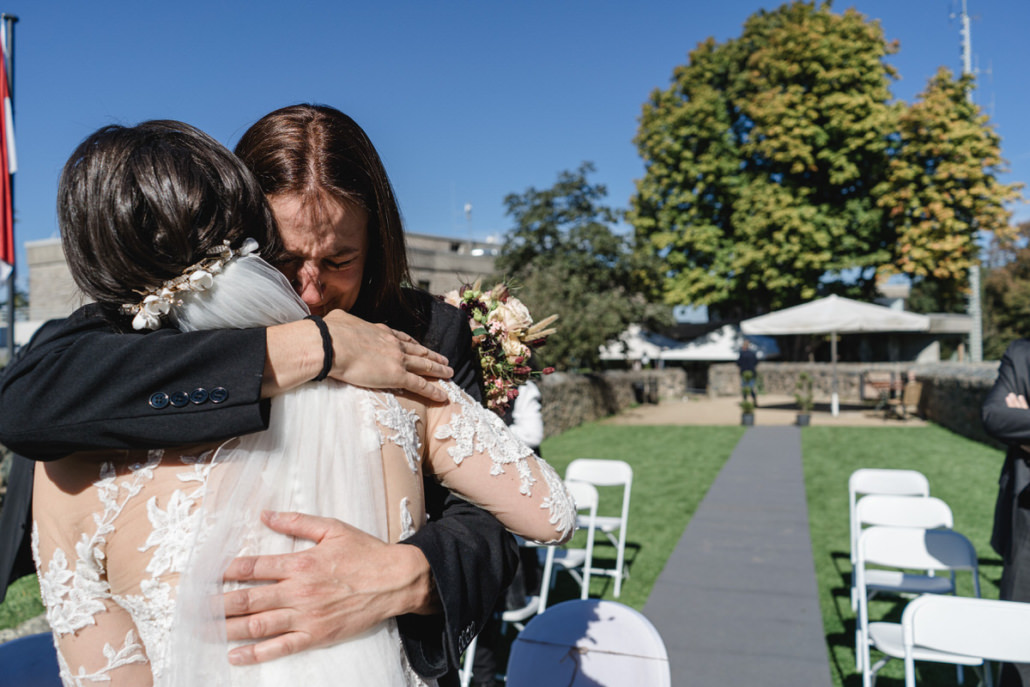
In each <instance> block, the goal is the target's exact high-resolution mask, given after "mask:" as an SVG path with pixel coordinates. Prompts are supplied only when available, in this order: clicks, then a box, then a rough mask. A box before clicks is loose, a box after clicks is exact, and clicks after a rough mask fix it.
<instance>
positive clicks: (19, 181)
mask: <svg viewBox="0 0 1030 687" xmlns="http://www.w3.org/2000/svg"><path fill="white" fill-rule="evenodd" d="M968 1H969V12H970V14H971V15H972V16H973V18H974V20H973V51H974V54H975V56H976V60H977V63H978V65H979V68H980V70H981V72H983V73H982V74H981V76H980V89H979V91H978V93H977V96H976V97H977V101H978V103H979V104H981V106H983V107H985V109H986V110H987V112H988V113H989V114H990V115H991V118H992V121H993V122H994V124H995V126H996V127H997V129H998V131H999V133H1000V134H1001V135H1002V138H1003V153H1004V155H1005V157H1006V159H1007V160H1008V161H1009V166H1010V169H1011V171H1010V173H1008V174H1007V175H1006V176H1005V180H1006V181H1023V182H1028V181H1030V131H1028V127H1027V121H1028V118H1030V117H1028V115H1030V95H1028V92H1030V89H1028V88H1027V86H1026V76H1025V75H1026V68H1027V66H1028V65H1030V47H1028V45H1030V44H1028V42H1027V41H1026V39H1025V32H1026V27H1027V26H1030V2H1026V1H1025V0H968ZM959 2H960V0H853V1H852V2H840V1H838V2H835V3H834V5H833V6H834V9H835V10H836V11H843V10H844V9H845V8H847V7H855V8H856V9H858V10H859V11H860V12H862V13H863V14H865V15H867V16H868V17H870V18H875V19H879V20H880V21H881V23H882V25H883V26H884V29H885V32H886V35H887V37H888V38H889V39H897V40H899V41H900V43H901V50H900V52H899V53H898V54H897V55H895V56H894V57H892V58H891V60H890V61H891V63H892V64H894V65H895V66H896V67H897V68H898V70H899V71H900V73H901V76H902V78H901V80H899V81H898V82H896V83H895V84H894V86H893V92H894V95H895V96H896V97H898V98H900V99H903V100H907V101H911V100H912V99H913V98H914V97H915V95H916V94H917V93H918V92H919V91H920V90H921V89H922V88H923V87H924V86H925V84H926V80H927V78H929V77H930V76H931V75H932V74H933V73H934V72H935V71H936V69H937V67H938V66H940V65H945V66H948V67H950V68H951V69H953V70H954V71H958V70H959V69H960V68H961V61H960V53H959V22H958V20H957V19H956V18H952V17H951V16H950V15H951V13H953V12H957V11H958V8H959V7H960V4H959ZM778 4H779V3H777V2H761V1H759V0H722V1H721V2H712V1H704V2H702V1H700V0H678V1H675V2H671V1H664V0H663V1H646V0H641V1H640V2H626V1H615V0H592V1H590V2H588V1H586V0H551V1H548V2H544V1H536V0H523V1H521V2H496V1H490V0H480V1H479V2H472V1H471V0H466V1H461V2H459V1H450V0H441V1H436V2H432V1H429V0H421V1H418V2H416V1H400V0H379V1H375V2H363V3H357V2H347V3H345V2H336V1H333V2H330V1H325V2H312V1H306V0H296V1H294V2H291V3H281V2H279V3H273V2H265V1H264V0H252V1H250V2H242V1H240V2H237V1H224V2H222V1H219V2H212V1H211V0H207V1H205V2H198V1H195V0H180V1H177V2H153V1H151V0H131V1H130V0H91V1H89V2H85V1H82V0H66V1H61V0H8V3H7V4H6V5H4V6H3V7H0V9H2V10H3V11H5V12H7V13H10V14H15V15H17V16H18V17H19V18H20V21H19V22H18V24H17V27H16V34H15V51H16V52H15V69H16V71H15V84H14V86H15V119H16V123H15V129H16V137H17V147H18V163H19V170H18V173H17V175H16V176H15V212H16V216H17V223H16V237H15V238H16V241H17V243H18V246H19V261H20V264H21V265H24V249H23V243H24V241H26V240H29V241H31V240H37V239H43V238H48V237H56V236H57V235H58V234H57V222H56V216H55V211H54V199H55V191H56V185H57V178H58V175H59V173H60V169H61V166H62V165H63V164H64V161H65V160H66V159H67V157H68V155H69V154H70V153H71V151H72V150H73V149H74V147H75V146H76V145H77V144H78V143H79V142H80V141H81V140H82V139H83V138H84V137H86V136H87V135H88V134H90V133H91V132H92V131H94V130H95V129H97V128H98V127H100V126H103V125H105V124H110V123H119V124H134V123H137V122H139V121H142V120H145V119H152V118H171V119H181V120H184V121H186V122H189V123H191V124H194V125H196V126H198V127H200V128H201V129H203V130H205V131H207V132H208V133H210V134H211V135H213V136H214V137H215V138H217V139H218V140H220V141H222V142H223V143H225V144H226V145H228V146H230V147H231V146H233V145H234V144H235V143H236V141H237V140H238V138H239V136H240V134H241V133H242V132H243V131H244V130H245V129H246V128H247V127H248V126H249V125H250V124H252V123H253V122H254V121H255V120H256V119H258V118H259V117H261V116H262V115H263V114H265V113H267V112H268V111H270V110H273V109H275V108H277V107H280V106H283V105H288V104H292V103H296V102H321V103H327V104H330V105H333V106H336V107H338V108H340V109H342V110H344V111H345V112H347V113H348V114H350V115H351V116H353V117H354V118H355V119H356V120H357V121H358V122H359V123H360V124H361V125H362V126H363V127H364V128H365V129H366V130H367V131H368V133H369V135H370V136H371V138H372V140H373V142H374V143H375V144H376V146H377V147H378V149H379V151H380V153H381V154H382V156H383V158H384V161H385V163H386V167H387V170H388V172H389V174H390V176H391V179H392V181H393V184H394V186H395V188H396V191H397V194H398V197H399V199H400V203H401V211H402V213H403V214H404V218H405V221H406V226H407V229H408V230H409V231H414V232H419V233H427V234H437V235H443V236H452V237H458V238H466V237H468V238H477V239H484V238H486V237H487V236H490V235H500V234H501V233H503V232H504V231H505V230H506V229H508V228H509V227H510V221H509V219H508V218H507V217H505V215H504V206H503V198H504V196H505V195H506V194H508V193H511V192H521V191H523V190H525V189H526V188H528V187H530V186H535V187H537V188H546V187H548V186H550V185H551V184H552V183H553V182H554V181H555V180H556V178H557V175H558V173H559V172H560V171H562V170H566V169H574V168H576V167H577V166H578V165H579V164H580V163H581V162H583V161H586V160H590V161H593V162H594V163H595V164H596V166H597V170H598V171H597V173H596V174H595V175H594V176H593V177H592V178H593V180H594V181H597V182H601V183H604V184H606V185H607V187H608V191H609V201H610V204H611V205H613V206H615V207H626V205H627V204H628V199H629V197H630V195H631V194H632V192H633V181H634V180H635V179H637V178H639V177H640V176H642V173H643V165H642V163H641V161H640V158H639V157H638V155H637V152H636V149H635V147H634V146H633V143H632V139H633V136H634V135H635V132H636V128H637V118H638V117H639V114H640V109H641V106H642V104H643V103H644V101H645V100H646V98H647V96H648V94H649V93H650V92H651V91H652V90H653V89H654V88H665V87H666V86H667V85H668V83H669V80H670V77H671V74H672V70H673V68H674V67H675V66H676V65H678V64H683V63H684V62H685V61H686V58H687V53H688V52H689V51H690V50H691V49H693V48H694V46H695V45H696V44H697V43H698V42H699V41H701V40H704V39H705V38H707V37H708V36H714V37H715V38H716V39H718V40H725V39H727V38H730V37H733V36H736V35H739V33H740V30H741V26H742V24H743V22H744V20H745V19H746V18H747V16H748V15H749V14H751V13H752V12H754V11H755V10H757V9H759V8H762V7H765V8H769V9H771V8H774V7H776V6H778ZM988 69H989V73H987V72H988ZM466 203H469V204H471V206H472V212H471V215H470V217H469V218H466V216H465V214H464V212H463V207H464V205H465V204H466ZM1015 211H1016V214H1017V217H1018V218H1020V219H1030V208H1028V207H1027V206H1021V207H1018V208H1015ZM24 279H25V275H24V270H22V274H20V277H19V283H22V284H23V283H24Z"/></svg>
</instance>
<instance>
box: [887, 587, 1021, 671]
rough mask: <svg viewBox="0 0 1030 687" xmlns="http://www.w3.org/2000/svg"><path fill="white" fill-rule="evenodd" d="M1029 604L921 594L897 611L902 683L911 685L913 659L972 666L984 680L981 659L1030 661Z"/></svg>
mask: <svg viewBox="0 0 1030 687" xmlns="http://www.w3.org/2000/svg"><path fill="white" fill-rule="evenodd" d="M1028 627H1030V603H1019V602H1017V601H996V600H994V599H971V598H969V597H959V596H933V595H931V596H921V597H919V598H918V599H916V600H914V601H912V602H911V603H909V604H908V606H906V607H905V613H904V614H903V615H902V616H901V628H902V639H903V642H904V647H905V687H915V684H916V675H915V672H916V671H915V661H935V662H938V663H957V664H959V665H971V666H977V665H980V664H983V668H982V677H983V681H984V684H985V685H987V687H991V684H992V682H993V678H992V675H991V668H990V665H989V664H986V661H1002V662H1006V663H1030V642H1028V641H1027V637H1026V629H1027V628H1028Z"/></svg>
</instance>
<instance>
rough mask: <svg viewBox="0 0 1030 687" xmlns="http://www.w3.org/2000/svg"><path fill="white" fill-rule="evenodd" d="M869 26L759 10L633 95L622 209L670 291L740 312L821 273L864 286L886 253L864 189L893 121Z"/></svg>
mask: <svg viewBox="0 0 1030 687" xmlns="http://www.w3.org/2000/svg"><path fill="white" fill-rule="evenodd" d="M895 49H896V47H895V46H894V45H892V44H889V43H887V42H886V41H885V40H884V37H883V32H882V30H881V29H880V26H879V24H877V23H875V22H868V21H866V20H865V18H864V17H863V16H862V15H860V14H858V13H857V12H855V11H854V10H848V11H847V12H845V13H844V14H843V15H838V14H834V13H832V12H831V11H830V9H829V3H825V4H822V5H819V6H816V5H815V4H814V3H803V2H796V3H792V4H788V5H784V6H782V7H780V8H779V9H777V10H774V11H765V10H762V11H759V12H758V13H756V14H754V15H752V16H751V17H750V18H749V19H748V20H747V22H746V23H745V25H744V31H743V34H742V35H741V36H740V37H739V38H736V39H731V40H729V41H727V42H726V43H722V44H719V43H716V42H715V41H714V39H708V40H707V41H705V42H704V43H702V44H700V45H699V46H698V47H697V48H696V49H695V50H694V51H693V52H692V53H690V57H689V62H688V64H687V65H685V66H680V67H677V68H676V69H675V71H674V74H673V83H672V85H671V86H670V87H669V88H668V89H666V90H656V91H655V92H654V93H652V95H651V97H650V100H649V101H648V102H647V103H646V104H645V105H644V108H643V114H642V116H641V119H640V128H639V131H638V134H637V137H636V139H635V142H636V144H637V147H638V149H639V151H640V154H641V156H642V157H643V159H644V163H645V167H646V172H645V175H644V177H643V179H641V180H639V181H638V182H637V190H636V193H635V195H634V197H633V199H632V201H631V211H630V221H631V222H632V224H633V225H634V227H635V228H636V232H637V240H638V245H639V247H640V249H641V250H642V251H646V252H649V253H652V254H654V255H658V256H660V257H661V258H663V259H664V260H665V262H666V264H667V266H668V269H669V276H668V278H667V279H666V283H665V296H666V299H667V300H668V301H669V302H671V303H699V304H700V303H703V304H708V305H716V306H718V307H719V308H720V309H721V310H722V311H723V312H724V313H726V314H730V313H735V314H737V315H749V314H754V313H756V312H761V311H765V310H769V309H773V308H778V307H782V306H787V305H793V304H795V303H798V302H801V301H804V300H808V299H811V298H813V297H814V296H816V295H817V293H818V291H819V289H820V283H821V281H820V280H821V279H822V278H823V277H824V275H825V274H826V273H827V272H829V273H831V274H832V273H840V272H843V271H844V270H852V271H855V268H858V269H857V273H858V277H857V282H856V287H855V289H856V290H857V291H858V293H857V294H856V293H854V292H852V295H862V294H865V295H870V294H871V293H872V289H873V286H874V284H875V269H876V267H877V266H879V265H881V264H883V263H884V262H886V260H887V259H888V258H889V257H890V252H889V242H888V240H887V237H886V236H885V235H884V231H883V222H882V221H881V216H882V214H883V213H882V210H881V209H880V208H878V207H877V206H876V204H875V202H874V200H873V198H872V197H871V196H870V190H871V189H872V188H873V186H874V185H875V184H877V183H879V182H880V181H881V180H882V179H883V176H884V173H885V168H886V151H887V148H888V145H889V140H888V137H887V136H886V133H887V132H890V131H892V130H893V128H894V124H895V121H896V119H897V108H896V107H894V106H891V105H890V104H889V103H888V101H889V99H890V91H889V88H888V84H889V81H890V79H891V78H893V77H894V71H893V69H892V68H891V67H890V66H889V65H887V64H886V63H885V62H884V58H885V57H886V56H887V55H889V54H891V53H892V52H894V51H895Z"/></svg>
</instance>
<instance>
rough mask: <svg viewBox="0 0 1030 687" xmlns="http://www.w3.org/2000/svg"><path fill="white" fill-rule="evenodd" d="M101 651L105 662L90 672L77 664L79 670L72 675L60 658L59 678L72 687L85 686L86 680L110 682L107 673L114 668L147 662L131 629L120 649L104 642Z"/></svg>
mask: <svg viewBox="0 0 1030 687" xmlns="http://www.w3.org/2000/svg"><path fill="white" fill-rule="evenodd" d="M103 652H104V658H105V659H107V663H106V664H105V665H104V666H103V667H102V668H100V669H98V670H96V671H94V672H92V673H87V672H86V669H85V668H83V667H82V666H79V672H78V673H75V674H74V675H73V674H72V673H71V671H70V670H69V669H68V666H67V664H66V663H65V662H64V661H63V660H61V662H60V663H61V679H62V680H63V681H64V684H66V685H73V686H74V687H85V686H86V683H87V682H88V683H90V684H93V683H97V682H110V681H111V678H110V676H109V675H108V673H110V672H111V671H112V670H114V669H115V668H121V667H122V666H127V665H131V664H133V663H146V662H147V656H146V654H145V653H143V646H142V645H141V644H140V643H139V642H138V641H137V639H136V633H135V632H133V631H132V630H129V631H128V632H127V633H126V635H125V641H124V642H122V648H121V649H115V648H114V647H113V646H111V645H110V644H104V649H103Z"/></svg>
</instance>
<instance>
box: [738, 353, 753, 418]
mask: <svg viewBox="0 0 1030 687" xmlns="http://www.w3.org/2000/svg"><path fill="white" fill-rule="evenodd" d="M737 367H738V368H740V395H741V396H743V397H744V398H743V400H745V401H746V400H747V397H748V394H750V395H751V402H752V403H754V404H755V407H758V396H757V395H756V394H755V386H756V385H757V383H758V355H757V354H755V352H754V351H753V350H751V344H749V343H748V340H747V339H744V340H743V341H742V342H741V344H740V357H738V358H737ZM748 372H750V373H751V374H747V373H748Z"/></svg>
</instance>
